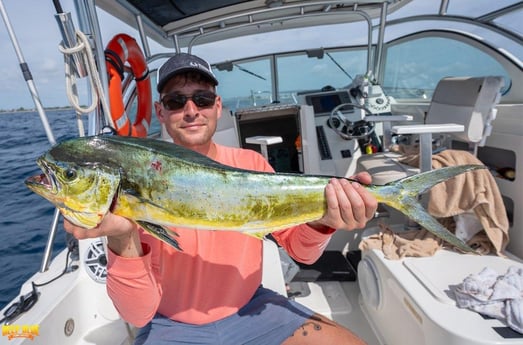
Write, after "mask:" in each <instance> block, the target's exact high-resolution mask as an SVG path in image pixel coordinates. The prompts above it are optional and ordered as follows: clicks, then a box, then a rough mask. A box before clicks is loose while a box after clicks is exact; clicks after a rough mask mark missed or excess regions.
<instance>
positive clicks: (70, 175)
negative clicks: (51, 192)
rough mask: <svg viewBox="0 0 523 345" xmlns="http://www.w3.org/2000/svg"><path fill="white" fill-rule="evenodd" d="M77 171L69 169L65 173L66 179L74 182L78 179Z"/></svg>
mask: <svg viewBox="0 0 523 345" xmlns="http://www.w3.org/2000/svg"><path fill="white" fill-rule="evenodd" d="M76 175H77V174H76V170H75V169H67V170H66V171H65V172H64V177H65V178H66V179H68V180H74V179H75V178H76Z"/></svg>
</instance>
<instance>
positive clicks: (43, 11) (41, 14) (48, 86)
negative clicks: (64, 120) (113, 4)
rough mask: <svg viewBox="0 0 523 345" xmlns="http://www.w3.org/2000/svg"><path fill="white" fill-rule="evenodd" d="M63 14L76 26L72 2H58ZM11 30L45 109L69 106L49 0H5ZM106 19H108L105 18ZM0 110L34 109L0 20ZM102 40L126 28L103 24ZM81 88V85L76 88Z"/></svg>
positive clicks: (56, 27)
mask: <svg viewBox="0 0 523 345" xmlns="http://www.w3.org/2000/svg"><path fill="white" fill-rule="evenodd" d="M61 3H62V7H63V9H64V11H70V12H72V14H73V19H74V21H75V23H76V14H75V13H74V6H73V2H72V1H61ZM3 4H4V8H5V10H6V12H7V15H8V17H9V20H10V22H11V26H12V28H13V31H14V32H15V35H16V37H17V40H18V43H19V45H20V50H21V52H22V54H23V56H24V60H25V61H26V62H27V64H28V65H29V68H30V70H31V73H32V75H33V80H34V82H35V85H36V88H37V91H38V93H39V95H40V99H41V102H42V104H43V106H44V107H52V106H64V105H67V104H68V101H67V98H66V93H65V79H64V63H63V60H64V59H63V55H62V53H60V51H59V50H58V45H59V43H60V42H61V40H62V37H61V35H60V32H59V29H58V25H57V23H56V20H55V18H54V14H55V9H54V6H53V4H52V1H51V0H48V1H47V0H46V1H43V0H4V1H3ZM105 17H108V16H105ZM0 21H1V23H0V47H1V51H2V54H0V109H17V108H19V107H25V108H33V107H34V103H33V100H32V98H31V96H30V94H29V90H28V88H27V84H26V82H25V80H24V78H23V76H22V73H21V70H20V67H19V62H18V59H17V55H16V53H15V50H14V47H13V45H12V44H11V41H10V39H9V35H8V32H7V29H6V26H5V24H4V21H3V20H0ZM104 24H105V25H104V27H103V28H102V38H103V41H104V42H107V41H108V40H109V39H110V38H111V37H112V36H113V35H115V34H116V33H118V32H121V31H125V32H129V29H130V28H129V27H128V26H127V25H125V24H123V23H121V22H118V21H116V20H114V19H113V20H110V21H107V22H104ZM82 86H83V85H82V84H81V83H80V84H79V87H82Z"/></svg>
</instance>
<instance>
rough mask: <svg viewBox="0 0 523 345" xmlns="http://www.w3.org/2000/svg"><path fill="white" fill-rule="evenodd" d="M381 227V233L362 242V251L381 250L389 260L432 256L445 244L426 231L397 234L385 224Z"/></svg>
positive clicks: (409, 231) (360, 246)
mask: <svg viewBox="0 0 523 345" xmlns="http://www.w3.org/2000/svg"><path fill="white" fill-rule="evenodd" d="M379 227H380V229H381V231H380V232H379V233H377V234H375V235H370V236H367V237H366V238H364V239H363V240H362V241H361V242H360V245H359V248H360V249H361V250H370V249H380V250H381V251H383V255H384V256H385V258H387V259H389V260H399V259H402V258H404V257H423V256H432V255H434V254H435V253H436V251H437V250H438V249H439V248H440V247H441V244H442V242H443V240H441V239H440V238H439V237H436V236H435V235H433V234H432V233H431V232H429V231H427V230H425V229H421V230H417V229H416V230H408V231H401V232H397V233H396V232H394V231H392V230H391V229H390V228H389V227H388V226H386V225H384V224H381V223H380V224H379Z"/></svg>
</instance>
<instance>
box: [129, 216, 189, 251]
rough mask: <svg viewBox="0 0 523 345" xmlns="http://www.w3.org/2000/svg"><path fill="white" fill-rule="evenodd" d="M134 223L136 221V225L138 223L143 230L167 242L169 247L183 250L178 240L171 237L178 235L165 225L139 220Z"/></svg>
mask: <svg viewBox="0 0 523 345" xmlns="http://www.w3.org/2000/svg"><path fill="white" fill-rule="evenodd" d="M136 223H138V225H140V226H141V227H142V228H143V229H144V230H145V231H147V232H148V233H150V234H151V235H152V236H154V237H156V238H157V239H159V240H161V241H163V242H165V243H167V244H168V245H170V246H171V247H174V248H175V249H177V250H179V251H181V252H183V249H182V248H181V247H180V245H179V244H178V241H177V240H175V239H174V238H173V237H177V236H179V235H178V234H177V233H176V232H175V231H172V230H170V229H169V228H167V227H165V226H161V225H158V224H154V223H149V222H145V221H141V220H138V221H136Z"/></svg>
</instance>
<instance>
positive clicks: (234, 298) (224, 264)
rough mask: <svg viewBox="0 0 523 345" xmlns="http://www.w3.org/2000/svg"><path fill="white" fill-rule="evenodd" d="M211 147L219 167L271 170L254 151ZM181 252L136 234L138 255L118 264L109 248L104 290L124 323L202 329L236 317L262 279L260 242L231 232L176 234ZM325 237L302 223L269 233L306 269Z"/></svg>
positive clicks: (327, 236)
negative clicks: (163, 321) (161, 319)
mask: <svg viewBox="0 0 523 345" xmlns="http://www.w3.org/2000/svg"><path fill="white" fill-rule="evenodd" d="M216 146H217V157H216V160H217V161H218V162H220V163H222V164H225V165H229V166H233V167H237V168H243V169H249V170H257V171H266V172H273V171H274V170H273V169H272V167H271V166H270V165H269V164H268V162H267V161H266V160H265V159H264V158H263V156H261V155H260V154H258V153H257V152H255V151H252V150H245V149H238V148H231V147H226V146H221V145H216ZM173 230H175V231H176V232H177V233H178V234H179V237H178V238H177V240H178V242H179V243H180V246H181V248H183V252H181V251H177V250H176V249H174V248H172V247H170V246H169V245H167V244H165V243H164V242H162V241H160V240H158V239H156V238H154V237H152V236H150V235H149V234H147V233H145V232H143V231H142V232H141V234H140V236H141V241H142V247H143V250H144V255H143V256H142V257H136V258H124V257H121V256H118V255H116V254H115V253H113V252H112V251H110V250H109V253H108V274H107V291H108V294H109V296H110V297H111V299H112V301H113V303H114V305H115V306H116V308H117V310H118V311H119V313H120V315H121V316H122V317H123V319H124V320H126V321H128V322H130V323H131V324H133V325H135V326H138V327H142V326H144V325H146V324H147V323H148V322H149V321H150V320H151V319H152V318H153V316H154V315H155V313H157V312H158V313H160V314H162V315H164V316H166V317H169V318H171V319H172V320H176V321H180V322H184V323H189V324H205V323H209V322H213V321H216V320H219V319H222V318H225V317H227V316H229V315H231V314H233V313H235V312H237V311H238V310H239V309H240V308H241V307H242V306H244V305H245V304H246V303H247V302H248V301H249V300H250V299H251V297H252V296H253V295H254V292H255V291H256V289H257V288H258V287H259V286H260V284H261V279H262V241H261V240H259V239H257V238H255V237H252V236H249V235H245V234H242V233H240V232H235V231H207V230H194V229H185V228H175V229H173ZM332 231H334V230H332V229H331V230H330V231H323V232H321V231H318V230H315V229H313V228H311V227H310V226H308V225H306V224H302V225H298V226H295V227H292V228H289V229H285V230H281V231H278V232H274V233H273V236H274V238H275V239H276V240H277V241H278V243H279V244H280V245H281V246H282V247H283V248H285V249H286V250H287V252H288V253H289V255H290V256H292V257H293V258H294V259H296V260H298V261H300V262H304V263H313V262H314V261H316V260H317V259H318V257H319V256H320V255H321V253H322V252H323V250H324V249H325V246H326V245H327V243H328V241H329V239H330V237H331V233H332Z"/></svg>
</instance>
